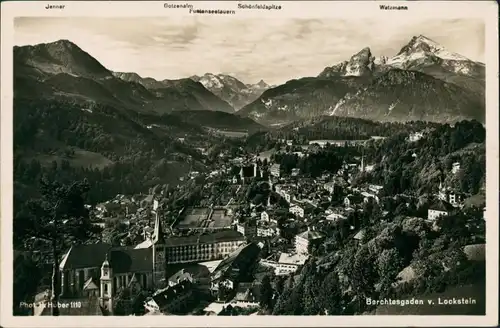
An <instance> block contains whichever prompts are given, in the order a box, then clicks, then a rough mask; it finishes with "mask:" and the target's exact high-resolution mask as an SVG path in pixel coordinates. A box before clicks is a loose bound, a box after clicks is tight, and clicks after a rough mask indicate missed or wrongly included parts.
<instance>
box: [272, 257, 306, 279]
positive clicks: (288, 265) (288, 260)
mask: <svg viewBox="0 0 500 328" xmlns="http://www.w3.org/2000/svg"><path fill="white" fill-rule="evenodd" d="M307 258H308V256H307V255H305V254H297V253H294V254H289V253H281V255H280V258H279V260H278V263H277V266H276V269H275V271H274V273H275V274H276V275H277V276H280V275H288V274H292V273H295V272H296V271H297V270H298V269H299V268H300V267H301V266H303V265H304V263H305V262H306V260H307Z"/></svg>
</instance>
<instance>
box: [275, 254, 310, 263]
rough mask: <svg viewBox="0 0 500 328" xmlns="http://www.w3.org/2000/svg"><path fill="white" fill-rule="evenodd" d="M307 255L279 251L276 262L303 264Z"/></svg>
mask: <svg viewBox="0 0 500 328" xmlns="http://www.w3.org/2000/svg"><path fill="white" fill-rule="evenodd" d="M307 258H308V257H307V255H303V254H290V253H281V255H280V258H279V260H278V263H283V264H296V265H303V264H304V263H305V262H306V260H307Z"/></svg>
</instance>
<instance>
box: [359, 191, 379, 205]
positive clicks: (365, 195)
mask: <svg viewBox="0 0 500 328" xmlns="http://www.w3.org/2000/svg"><path fill="white" fill-rule="evenodd" d="M361 196H362V197H363V202H364V203H368V202H369V201H370V199H373V200H374V201H375V202H376V203H377V204H378V202H379V198H378V197H377V195H374V194H370V193H369V192H366V191H363V192H361Z"/></svg>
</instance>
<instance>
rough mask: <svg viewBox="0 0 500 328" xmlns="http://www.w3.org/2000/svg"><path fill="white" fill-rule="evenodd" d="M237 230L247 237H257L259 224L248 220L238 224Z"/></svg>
mask: <svg viewBox="0 0 500 328" xmlns="http://www.w3.org/2000/svg"><path fill="white" fill-rule="evenodd" d="M236 230H237V231H238V232H239V233H241V234H242V235H243V236H245V237H250V238H252V237H255V236H256V235H257V224H256V223H255V222H253V221H250V220H247V221H245V222H242V223H238V224H237V225H236Z"/></svg>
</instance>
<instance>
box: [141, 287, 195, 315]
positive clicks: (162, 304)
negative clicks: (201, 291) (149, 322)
mask: <svg viewBox="0 0 500 328" xmlns="http://www.w3.org/2000/svg"><path fill="white" fill-rule="evenodd" d="M193 287H194V286H193V284H192V283H191V282H189V281H188V280H184V281H182V282H180V283H179V284H176V285H174V286H167V287H166V288H163V289H161V290H158V291H157V292H156V293H154V294H153V296H151V297H149V298H148V299H146V301H145V302H144V307H145V308H146V310H148V311H149V312H152V313H161V312H167V313H176V312H177V311H181V310H182V309H183V308H185V307H186V305H188V304H189V303H190V300H192V299H193V298H194V297H195V294H194V288H193Z"/></svg>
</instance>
